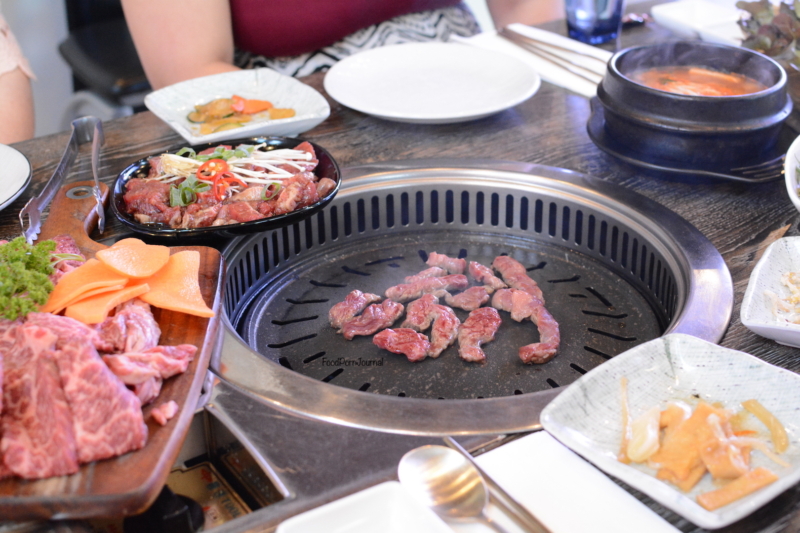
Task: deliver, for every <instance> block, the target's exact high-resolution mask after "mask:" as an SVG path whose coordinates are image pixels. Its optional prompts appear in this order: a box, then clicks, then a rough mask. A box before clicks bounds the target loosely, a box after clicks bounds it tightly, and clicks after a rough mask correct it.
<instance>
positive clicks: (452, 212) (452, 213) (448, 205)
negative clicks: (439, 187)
mask: <svg viewBox="0 0 800 533" xmlns="http://www.w3.org/2000/svg"><path fill="white" fill-rule="evenodd" d="M444 220H445V222H447V223H448V224H452V223H453V222H455V220H456V207H455V197H454V195H453V191H451V190H448V191H447V192H446V193H445V194H444Z"/></svg>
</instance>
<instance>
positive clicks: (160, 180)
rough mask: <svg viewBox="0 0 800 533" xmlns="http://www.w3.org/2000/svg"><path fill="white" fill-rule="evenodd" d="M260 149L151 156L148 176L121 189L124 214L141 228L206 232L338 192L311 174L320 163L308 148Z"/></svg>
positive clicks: (186, 151)
mask: <svg viewBox="0 0 800 533" xmlns="http://www.w3.org/2000/svg"><path fill="white" fill-rule="evenodd" d="M264 148H265V145H264V144H260V145H255V146H253V145H239V146H237V147H235V148H233V147H231V146H227V145H220V146H217V147H215V148H209V149H207V150H204V151H202V152H200V153H197V154H195V153H194V151H193V150H191V149H189V148H184V149H183V150H180V151H179V152H178V153H176V154H162V155H160V156H156V157H151V158H150V160H149V163H150V171H149V173H148V175H147V177H145V178H131V179H130V180H128V182H127V183H126V184H125V194H124V196H123V200H124V202H125V209H126V211H127V213H128V214H129V215H131V216H132V217H133V218H134V220H136V221H137V222H139V223H141V224H162V225H166V226H168V227H170V228H181V229H190V228H204V227H209V226H223V225H227V224H238V223H241V222H250V221H253V220H260V219H263V218H268V217H273V216H277V215H283V214H286V213H290V212H292V211H295V210H296V209H300V208H303V207H307V206H309V205H312V204H314V203H316V202H318V201H319V200H320V199H321V198H323V197H325V196H326V195H327V194H328V193H329V192H330V191H332V190H333V189H334V188H335V187H336V183H335V182H334V181H333V180H331V179H329V178H321V179H320V178H319V177H317V176H316V175H315V174H314V169H315V168H316V166H317V164H318V163H319V161H318V160H317V157H316V154H315V152H314V148H313V146H311V144H310V143H308V142H303V143H300V144H299V145H297V146H296V147H295V148H294V149H278V150H266V149H264Z"/></svg>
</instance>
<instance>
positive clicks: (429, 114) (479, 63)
mask: <svg viewBox="0 0 800 533" xmlns="http://www.w3.org/2000/svg"><path fill="white" fill-rule="evenodd" d="M540 85H541V79H540V78H539V75H538V74H537V73H536V72H535V71H534V70H533V69H532V68H531V67H530V66H529V65H527V64H525V63H523V62H522V61H520V60H519V59H517V58H515V57H512V56H510V55H508V54H504V53H502V52H495V51H492V50H485V49H482V48H478V47H474V46H470V45H466V44H458V43H442V42H428V43H409V44H398V45H391V46H383V47H380V48H374V49H372V50H367V51H364V52H359V53H357V54H354V55H352V56H350V57H348V58H345V59H343V60H342V61H339V62H338V63H336V64H335V65H334V66H333V67H331V69H330V70H329V71H328V73H327V74H326V76H325V90H326V91H327V93H328V94H329V95H330V96H331V98H333V99H334V100H336V101H338V102H339V103H340V104H342V105H345V106H347V107H349V108H352V109H355V110H356V111H361V112H362V113H367V114H369V115H373V116H376V117H380V118H383V119H387V120H394V121H398V122H412V123H420V124H447V123H451V122H464V121H467V120H473V119H477V118H482V117H486V116H489V115H492V114H494V113H497V112H499V111H503V110H504V109H508V108H509V107H513V106H515V105H517V104H519V103H521V102H524V101H525V100H527V99H528V98H530V97H531V96H533V95H534V94H535V93H536V91H537V90H538V89H539V86H540Z"/></svg>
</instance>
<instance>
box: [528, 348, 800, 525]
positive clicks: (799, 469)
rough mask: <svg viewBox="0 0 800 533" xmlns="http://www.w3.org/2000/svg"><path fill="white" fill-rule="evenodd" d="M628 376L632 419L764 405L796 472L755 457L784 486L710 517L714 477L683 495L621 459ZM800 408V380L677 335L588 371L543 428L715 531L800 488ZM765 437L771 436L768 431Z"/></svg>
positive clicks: (550, 411)
mask: <svg viewBox="0 0 800 533" xmlns="http://www.w3.org/2000/svg"><path fill="white" fill-rule="evenodd" d="M623 376H624V377H627V378H628V405H629V406H630V414H631V416H632V417H633V418H636V417H638V416H639V415H641V414H642V413H643V412H644V411H646V410H648V409H650V408H651V407H653V406H663V405H664V404H665V403H666V402H668V401H670V400H683V401H696V399H702V400H705V401H707V402H720V403H722V404H723V405H724V406H725V407H726V408H730V409H733V410H737V411H738V410H741V407H740V405H739V404H740V403H741V402H742V401H744V400H748V399H753V398H754V399H757V400H758V401H759V402H761V403H762V404H763V405H764V406H765V407H766V408H767V409H769V410H770V411H771V412H772V413H773V414H774V415H775V416H777V417H778V419H779V420H780V421H781V422H782V423H783V425H784V427H785V428H786V431H787V433H788V434H789V442H790V446H789V449H788V450H787V451H786V452H784V453H783V454H782V455H781V457H782V458H783V459H784V460H785V461H787V462H789V463H790V464H791V466H790V467H789V468H784V467H781V466H778V465H777V464H775V463H772V462H771V461H769V460H768V459H767V458H766V457H765V456H764V455H763V454H761V453H760V452H757V451H754V452H753V453H752V456H751V464H752V466H753V467H758V466H765V467H767V468H769V469H770V470H772V471H773V472H774V473H775V474H777V475H778V476H779V479H778V480H777V481H775V482H774V483H772V484H771V485H768V486H766V487H764V488H763V489H761V490H758V491H756V492H754V493H752V494H750V495H748V496H746V497H744V498H741V499H739V500H737V501H735V502H733V503H731V504H729V505H726V506H724V507H721V508H719V509H717V510H716V511H707V510H706V509H704V508H703V507H701V506H700V505H699V504H698V503H696V501H695V497H696V496H697V495H698V494H700V493H703V492H706V491H709V490H713V489H714V488H717V487H716V486H715V485H714V484H713V481H712V480H711V479H710V476H705V477H704V479H703V480H702V481H701V482H700V483H698V484H697V486H695V487H694V488H693V489H692V490H691V491H690V492H688V493H683V492H681V491H680V490H678V489H677V488H675V487H674V486H673V485H671V484H668V483H666V482H664V481H661V480H659V479H656V477H655V470H653V469H650V468H648V467H647V466H646V465H641V464H636V463H631V464H624V463H621V462H619V461H618V460H617V453H618V451H619V447H620V441H621V436H622V402H621V398H620V383H621V379H622V377H623ZM692 399H695V400H692ZM798 406H800V375H797V374H795V373H794V372H790V371H788V370H784V369H782V368H778V367H776V366H773V365H770V364H768V363H766V362H764V361H762V360H761V359H758V358H757V357H754V356H752V355H750V354H746V353H744V352H739V351H736V350H731V349H729V348H723V347H721V346H717V345H716V344H712V343H710V342H707V341H704V340H701V339H698V338H697V337H693V336H690V335H684V334H677V333H673V334H669V335H665V336H664V337H661V338H658V339H654V340H652V341H649V342H646V343H644V344H640V345H639V346H637V347H635V348H632V349H630V350H628V351H626V352H624V353H622V354H620V355H618V356H616V357H614V358H613V359H611V360H610V361H608V362H606V363H603V364H602V365H600V366H598V367H596V368H595V369H593V370H591V371H590V372H587V373H586V374H585V375H583V376H581V377H580V379H578V380H577V381H575V382H574V383H573V384H572V385H570V386H569V387H568V388H567V389H566V390H565V391H564V392H562V393H561V394H559V395H558V396H557V397H556V398H555V399H554V400H553V401H552V402H550V404H549V405H548V406H547V407H545V409H544V411H543V412H542V416H541V421H542V425H543V426H544V428H545V429H546V430H547V431H548V432H549V433H550V434H551V435H553V436H554V437H555V438H556V439H558V440H559V441H561V442H562V443H563V444H565V445H566V446H568V447H569V448H571V449H572V450H573V451H575V452H576V453H578V454H579V455H581V456H583V457H584V458H586V459H588V460H589V461H590V462H592V463H594V465H595V466H597V467H598V468H600V469H601V470H603V471H605V472H606V473H608V474H610V475H612V476H614V477H616V478H618V479H620V480H622V481H624V482H625V483H627V484H628V485H630V486H631V487H633V488H635V489H637V490H639V491H641V492H643V493H645V494H647V495H648V496H650V497H651V498H653V499H654V500H656V501H658V502H660V503H661V504H662V505H664V506H665V507H668V508H670V509H672V510H673V511H675V512H676V513H678V514H680V515H681V516H683V517H685V518H686V519H688V520H690V521H692V522H694V523H695V524H697V525H698V526H700V527H704V528H707V529H716V528H720V527H723V526H726V525H728V524H731V523H733V522H735V521H737V520H739V519H741V518H743V517H745V516H747V515H748V514H750V513H752V512H753V511H755V510H756V509H758V508H759V507H761V506H763V505H764V504H766V503H767V502H769V501H770V500H772V499H773V498H775V497H776V496H778V495H779V494H780V493H782V492H783V491H785V490H786V489H788V488H790V487H792V486H793V485H795V484H796V483H797V482H798V481H800V444H798V437H799V436H800V409H798ZM755 428H756V426H755V424H754V429H755ZM760 433H761V432H760ZM763 433H764V436H766V433H767V432H766V429H764V432H763Z"/></svg>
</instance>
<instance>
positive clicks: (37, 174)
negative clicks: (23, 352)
mask: <svg viewBox="0 0 800 533" xmlns="http://www.w3.org/2000/svg"><path fill="white" fill-rule="evenodd" d="M650 5H651V4H648V3H640V4H633V5H632V6H630V8H629V10H631V11H637V12H642V11H646V10H647V8H648V7H649V6H650ZM543 27H544V28H545V29H550V30H553V31H556V32H559V33H562V34H564V33H565V30H566V28H565V24H564V22H563V21H559V22H554V23H551V24H546V25H544V26H543ZM669 40H678V37H677V36H676V35H674V34H672V33H670V32H669V31H668V30H666V29H663V28H660V27H658V26H657V25H656V24H654V23H648V24H646V25H643V26H639V27H635V28H630V29H626V30H624V31H623V33H622V35H621V37H620V38H619V40H618V42H617V43H613V45H609V46H607V48H609V49H613V47H616V48H618V49H621V48H625V47H628V46H631V45H638V44H646V43H654V42H664V41H669ZM324 77H325V74H324V73H316V74H313V75H310V76H307V77H305V78H301V81H303V82H304V83H306V84H308V85H310V86H311V87H313V88H314V89H316V90H317V91H319V92H320V93H322V94H323V95H324V96H325V97H326V98H327V99H328V101H329V103H330V107H331V114H330V117H329V118H328V119H326V120H325V121H324V122H322V123H321V124H320V125H318V126H316V127H315V128H314V129H312V130H310V131H307V132H305V133H303V134H302V135H301V137H302V138H303V139H308V140H311V141H314V142H315V143H317V144H319V145H321V146H324V147H325V148H326V149H327V150H329V151H330V153H331V154H332V155H333V156H334V157H335V159H336V160H337V162H338V163H339V165H340V166H341V167H349V166H353V165H359V164H366V163H377V162H385V161H396V160H407V159H421V158H442V157H447V158H458V159H464V160H469V159H494V160H508V161H520V162H530V163H537V164H540V165H547V166H552V167H559V168H564V169H569V170H572V171H576V172H579V173H584V174H589V175H592V176H594V177H596V178H599V179H601V180H605V181H608V182H611V183H614V184H616V185H619V186H622V187H626V188H629V189H631V190H634V191H636V192H637V193H639V194H641V195H644V196H646V197H648V198H650V199H652V200H654V201H656V202H658V203H660V204H662V205H663V206H665V207H667V208H668V209H670V210H672V211H674V212H675V213H677V214H678V215H680V216H681V217H683V218H684V219H686V220H687V221H688V222H690V223H691V224H692V225H694V226H695V227H696V228H697V229H698V230H699V231H700V232H702V234H703V235H705V236H706V237H707V238H708V239H709V240H710V241H711V242H712V243H713V244H714V246H716V248H717V249H718V250H719V252H720V254H721V255H722V257H723V258H724V260H725V263H726V264H727V267H728V269H729V270H730V273H731V276H732V279H733V287H734V309H733V315H732V317H731V321H730V326H729V327H728V329H727V331H726V333H725V334H724V336H723V337H722V339H721V341H720V344H721V345H722V346H725V347H728V348H733V349H736V350H741V351H744V352H747V353H750V354H753V355H755V356H757V357H759V358H761V359H763V360H764V361H767V362H769V363H772V364H774V365H777V366H780V367H783V368H786V369H789V370H792V371H794V372H800V357H798V356H800V351H798V349H796V348H791V347H788V346H784V345H781V344H778V343H776V342H774V341H772V340H769V339H766V338H763V337H760V336H758V335H756V334H755V333H753V332H751V331H750V330H748V329H747V328H746V327H744V326H743V325H742V322H741V320H740V318H739V309H740V305H741V302H742V297H743V294H744V292H745V289H746V287H747V284H748V279H749V276H750V273H751V272H752V270H753V267H754V266H755V264H756V262H757V261H758V259H759V258H760V257H761V255H762V253H763V252H764V250H765V248H766V247H767V246H768V245H769V244H771V243H772V242H774V241H775V240H777V239H779V238H781V237H784V236H795V235H800V227H799V226H800V214H799V213H798V211H797V210H796V209H795V207H794V206H793V205H792V203H791V202H790V200H789V198H788V196H787V193H786V189H785V185H784V182H783V180H781V179H779V180H775V181H770V182H765V183H741V182H735V181H725V180H707V179H696V178H692V177H676V176H673V177H670V176H658V175H653V174H649V173H645V172H643V171H642V170H641V169H638V168H635V167H633V166H630V165H628V164H626V163H623V162H622V161H620V160H618V159H616V158H615V157H612V156H610V155H608V154H606V153H605V152H603V151H602V150H600V149H599V148H598V147H597V146H595V144H593V142H592V141H591V140H590V138H589V136H588V134H587V131H586V125H587V120H588V119H589V115H590V107H589V101H588V100H587V99H586V98H585V97H583V96H580V95H578V94H575V93H572V92H570V91H568V90H565V89H562V88H559V87H557V86H555V85H553V84H550V83H547V82H545V83H543V84H542V86H541V88H540V90H539V91H538V92H537V93H536V94H535V95H534V96H533V97H532V98H530V99H529V100H527V101H525V102H523V103H521V104H519V105H517V106H515V107H513V108H511V109H508V110H505V111H502V112H500V113H497V114H495V115H493V116H490V117H487V118H483V119H479V120H475V121H472V122H466V123H456V124H444V125H423V124H408V123H399V122H389V121H386V120H382V119H379V118H374V117H372V116H369V115H365V114H363V113H360V112H357V111H354V110H352V109H349V108H347V107H344V106H342V105H340V104H339V103H338V102H336V101H334V100H333V99H331V98H330V97H328V95H327V94H326V92H325V90H324V86H323V80H324ZM103 127H104V133H105V143H104V145H103V147H102V152H101V159H100V177H101V180H102V181H104V182H105V183H107V184H108V185H109V186H112V185H113V183H114V181H115V179H116V177H117V175H118V174H119V173H120V172H121V171H122V170H123V169H124V168H125V167H127V166H128V165H130V164H131V163H133V162H135V161H137V160H139V159H140V158H144V157H147V156H149V155H153V154H158V153H161V152H163V151H165V150H169V149H175V148H177V147H180V146H181V145H184V144H185V142H184V141H183V139H182V138H181V137H180V136H179V135H178V134H177V133H175V132H174V131H173V130H172V129H171V128H170V127H169V126H168V125H167V124H166V123H164V122H162V121H161V120H160V119H159V118H157V117H156V116H155V115H153V114H152V113H150V112H148V111H145V112H141V113H136V114H134V115H132V116H127V117H123V118H118V119H114V120H110V121H107V122H104V123H103ZM68 138H69V132H63V133H58V134H53V135H48V136H42V137H37V138H34V139H31V140H28V141H24V142H20V143H16V144H14V145H12V146H13V148H15V149H17V150H19V151H20V152H21V153H23V154H24V155H25V156H26V157H27V158H28V160H29V161H30V163H31V166H32V171H33V177H32V180H31V183H30V185H29V186H28V187H27V189H26V190H25V191H24V192H23V193H22V194H21V195H20V196H19V197H18V198H17V199H16V200H15V201H14V202H13V203H11V204H10V205H8V206H7V207H6V208H5V209H3V210H2V211H1V212H0V238H5V239H9V238H13V237H16V236H18V235H20V234H21V227H20V222H19V219H18V213H19V211H20V210H21V209H22V208H23V206H24V205H25V204H26V202H27V201H28V200H29V199H30V198H31V197H32V196H33V195H35V194H37V193H38V192H39V191H40V190H41V189H42V187H43V186H44V184H45V183H46V181H47V180H48V178H49V177H50V176H51V174H52V173H53V171H54V170H55V167H56V165H57V164H58V162H59V159H60V157H61V155H62V152H63V151H64V148H65V147H66V144H67V140H68ZM89 148H90V147H89V146H88V145H83V146H81V151H80V154H79V157H78V160H77V162H76V164H75V166H74V167H73V170H72V171H71V172H70V174H69V175H68V176H67V178H66V181H67V182H71V181H81V180H86V179H91V167H90V157H89V153H90V152H89ZM1 172H2V170H0V173H1ZM106 216H107V223H106V229H105V231H104V232H103V233H102V234H100V233H99V232H98V231H97V230H95V231H94V232H93V233H92V234H91V237H92V238H93V239H95V240H98V241H101V242H107V243H110V242H113V241H115V240H117V239H119V238H121V237H123V236H128V235H129V233H128V230H127V228H126V227H125V226H123V225H122V224H121V223H120V222H118V221H117V220H116V219H115V218H114V216H113V214H112V213H111V212H110V210H109V211H108V212H107V215H106ZM208 244H210V245H212V246H217V247H219V246H222V245H224V242H215V241H209V243H208ZM625 488H627V489H628V490H629V491H631V492H632V493H633V494H634V495H636V496H637V497H638V498H640V499H641V500H642V501H644V502H645V503H646V504H647V505H648V506H650V507H651V508H652V509H654V510H655V511H656V512H658V513H659V514H660V515H662V516H663V517H664V518H666V519H667V520H668V521H670V522H671V523H672V524H674V525H676V526H677V527H678V528H679V529H681V530H682V531H684V532H699V531H703V530H702V529H699V528H697V527H696V526H694V525H693V524H691V523H689V522H687V521H686V520H684V519H682V518H681V517H679V516H678V515H676V514H674V513H672V512H671V511H669V510H667V509H665V508H663V507H662V506H660V505H659V504H657V503H655V502H653V501H652V500H650V499H649V498H648V497H646V496H644V495H642V494H639V493H637V492H636V491H635V490H633V489H630V488H629V487H625ZM620 520H624V517H620ZM719 531H724V532H726V533H733V532H737V533H738V532H755V531H760V532H778V531H793V532H794V531H800V485H797V486H794V487H792V488H791V489H789V490H788V491H786V492H785V493H783V494H782V495H781V496H779V497H778V498H776V499H775V500H774V501H773V502H771V503H770V504H768V505H767V506H765V507H763V508H762V509H760V510H758V511H756V512H755V513H753V514H752V515H751V516H749V517H748V518H746V519H744V520H742V521H741V522H738V523H736V524H733V525H731V526H728V527H726V528H724V529H722V530H719Z"/></svg>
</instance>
